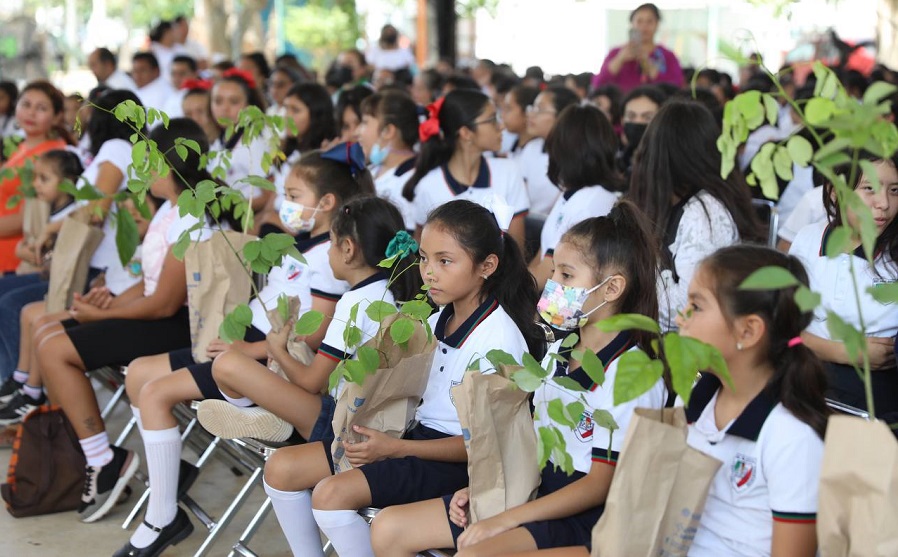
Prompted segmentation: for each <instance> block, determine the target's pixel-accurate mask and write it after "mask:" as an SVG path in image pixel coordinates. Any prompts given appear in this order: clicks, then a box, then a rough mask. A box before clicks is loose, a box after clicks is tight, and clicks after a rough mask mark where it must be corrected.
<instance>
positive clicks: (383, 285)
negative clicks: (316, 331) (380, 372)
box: [318, 272, 396, 400]
mask: <svg viewBox="0 0 898 557" xmlns="http://www.w3.org/2000/svg"><path fill="white" fill-rule="evenodd" d="M378 300H383V301H384V302H387V303H390V304H393V303H396V300H395V298H394V297H393V293H392V292H390V290H389V289H388V288H387V277H386V275H384V274H383V273H381V272H377V273H375V274H373V275H371V276H370V277H368V278H367V279H365V280H363V281H362V282H360V283H358V284H356V285H355V286H353V287H352V288H350V289H349V291H348V292H346V293H345V294H343V296H342V297H341V298H340V301H338V302H337V307H336V308H335V309H334V318H333V320H331V323H330V325H329V326H328V327H327V332H326V333H325V334H324V340H323V341H322V342H321V346H320V347H319V348H318V353H319V354H321V355H322V356H324V357H325V358H329V359H331V360H333V361H335V362H340V361H341V360H349V359H352V358H354V357H355V351H356V349H357V348H358V346H352V347H348V346H346V340H345V339H344V338H343V333H344V332H345V331H346V326H347V325H348V324H349V322H350V320H351V313H352V308H353V306H355V305H356V304H358V306H359V309H358V313H357V314H356V319H355V326H356V327H358V328H359V329H361V331H362V342H360V343H359V346H362V345H363V344H365V343H366V342H368V341H369V340H371V339H372V338H374V335H376V334H377V331H378V330H379V329H380V323H378V322H377V321H373V320H372V319H371V318H370V317H368V314H367V313H366V312H365V310H366V309H367V308H368V306H369V305H371V302H374V301H378ZM343 383H344V381H343V380H342V379H341V380H340V383H339V384H338V385H337V387H336V388H335V389H333V390H332V391H331V392H330V395H331V396H332V397H334V399H335V400H336V399H338V398H340V393H341V392H342V391H343Z"/></svg>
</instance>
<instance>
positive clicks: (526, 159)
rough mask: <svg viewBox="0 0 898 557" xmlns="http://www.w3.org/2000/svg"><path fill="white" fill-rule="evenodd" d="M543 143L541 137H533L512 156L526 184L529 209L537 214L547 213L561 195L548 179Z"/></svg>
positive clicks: (547, 166) (546, 158)
mask: <svg viewBox="0 0 898 557" xmlns="http://www.w3.org/2000/svg"><path fill="white" fill-rule="evenodd" d="M545 144H546V142H545V140H543V139H542V138H541V137H534V138H533V139H531V140H530V141H528V142H527V144H526V145H524V146H523V147H521V150H520V152H519V153H518V154H516V155H515V157H514V160H515V162H516V163H517V164H518V168H519V169H520V171H521V177H523V178H524V183H526V184H527V195H528V196H529V197H530V211H531V212H533V213H536V214H538V215H547V214H549V211H551V210H552V206H553V205H554V204H555V200H556V199H558V196H559V195H561V190H560V189H558V186H556V185H555V184H553V183H552V181H551V180H549V154H548V153H545V152H543V147H544V146H545Z"/></svg>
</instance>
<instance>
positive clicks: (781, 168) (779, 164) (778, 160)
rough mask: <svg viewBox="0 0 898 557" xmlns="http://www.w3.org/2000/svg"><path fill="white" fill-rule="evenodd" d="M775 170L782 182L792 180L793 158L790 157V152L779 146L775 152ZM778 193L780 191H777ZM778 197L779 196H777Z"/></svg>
mask: <svg viewBox="0 0 898 557" xmlns="http://www.w3.org/2000/svg"><path fill="white" fill-rule="evenodd" d="M773 169H774V170H776V175H777V176H779V177H780V178H781V179H782V180H785V181H789V180H791V179H792V157H791V156H790V155H789V150H788V149H787V148H786V147H784V146H782V145H778V146H777V147H776V150H775V151H774V152H773ZM778 193H779V190H778V189H777V194H778ZM777 197H779V196H778V195H777Z"/></svg>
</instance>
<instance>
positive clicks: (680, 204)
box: [628, 99, 762, 330]
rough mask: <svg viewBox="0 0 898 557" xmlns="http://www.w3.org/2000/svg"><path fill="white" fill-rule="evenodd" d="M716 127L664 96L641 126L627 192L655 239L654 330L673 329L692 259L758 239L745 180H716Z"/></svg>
mask: <svg viewBox="0 0 898 557" xmlns="http://www.w3.org/2000/svg"><path fill="white" fill-rule="evenodd" d="M718 135H720V129H719V128H718V127H717V124H716V123H715V121H714V117H713V116H712V115H711V113H710V112H709V111H708V109H707V108H705V107H704V106H702V105H700V104H698V103H696V102H694V101H686V100H678V99H677V100H670V101H667V103H666V104H665V105H664V106H663V107H661V109H660V110H659V111H658V113H657V114H656V115H655V116H654V118H653V119H652V123H651V124H649V126H648V128H647V129H646V132H645V136H644V137H643V138H642V139H641V141H640V144H639V150H638V152H637V156H636V158H635V161H636V162H635V166H634V167H633V175H632V177H631V178H630V190H629V192H628V196H629V197H630V199H631V200H632V201H633V202H634V203H636V205H637V206H638V207H639V208H641V209H642V210H643V211H645V213H646V215H647V216H648V217H649V220H650V221H651V222H652V223H653V224H654V227H655V235H656V237H657V238H659V239H661V242H662V243H661V251H662V257H661V261H662V268H664V270H663V271H662V273H661V279H660V280H659V283H658V303H659V315H660V323H661V327H662V329H664V330H669V329H672V328H674V327H675V324H674V317H675V316H676V313H677V311H678V310H680V309H682V308H683V307H684V306H685V305H686V290H687V288H688V285H689V281H690V280H691V279H692V275H693V274H694V273H695V269H696V267H697V266H698V263H699V262H700V261H701V260H702V259H704V258H705V257H706V256H708V255H710V254H711V253H713V252H714V251H715V250H716V249H717V248H720V247H724V246H728V245H732V244H736V243H739V242H740V241H760V240H761V237H762V235H761V232H760V224H759V222H758V218H757V216H756V215H755V212H754V209H753V208H752V204H751V196H750V192H749V190H748V187H749V186H748V185H747V184H746V183H745V180H744V179H743V177H742V175H741V174H740V173H739V172H738V171H737V170H734V171H733V172H732V173H730V175H729V176H728V177H727V178H726V179H722V178H721V177H720V151H718V150H717V147H716V144H715V142H716V141H717V136H718Z"/></svg>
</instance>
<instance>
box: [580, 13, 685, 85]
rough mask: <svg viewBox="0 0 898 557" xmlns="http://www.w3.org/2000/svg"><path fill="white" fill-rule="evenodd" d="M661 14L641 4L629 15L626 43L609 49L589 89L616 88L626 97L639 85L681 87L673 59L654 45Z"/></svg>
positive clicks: (673, 56)
mask: <svg viewBox="0 0 898 557" xmlns="http://www.w3.org/2000/svg"><path fill="white" fill-rule="evenodd" d="M660 22H661V11H660V10H658V6H656V5H654V4H642V5H641V6H639V7H638V8H636V9H635V10H633V11H632V12H630V42H628V43H627V44H625V45H622V46H619V47H616V48H613V49H611V52H609V53H608V56H606V57H605V61H604V62H603V63H602V69H601V70H600V71H599V74H598V75H597V76H596V77H595V78H594V79H593V81H592V86H593V87H594V88H595V87H600V86H602V85H609V84H611V85H617V86H618V87H619V88H620V90H621V91H622V92H623V93H624V94H626V93H627V91H629V90H630V89H633V88H635V87H639V86H640V85H651V84H656V83H672V84H674V85H676V86H677V87H682V86H683V71H682V70H681V69H680V61H679V60H677V56H676V55H675V54H674V53H673V52H671V51H669V50H667V49H666V48H664V47H663V46H661V45H657V44H655V32H656V31H657V30H658V23H660Z"/></svg>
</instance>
